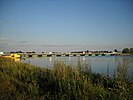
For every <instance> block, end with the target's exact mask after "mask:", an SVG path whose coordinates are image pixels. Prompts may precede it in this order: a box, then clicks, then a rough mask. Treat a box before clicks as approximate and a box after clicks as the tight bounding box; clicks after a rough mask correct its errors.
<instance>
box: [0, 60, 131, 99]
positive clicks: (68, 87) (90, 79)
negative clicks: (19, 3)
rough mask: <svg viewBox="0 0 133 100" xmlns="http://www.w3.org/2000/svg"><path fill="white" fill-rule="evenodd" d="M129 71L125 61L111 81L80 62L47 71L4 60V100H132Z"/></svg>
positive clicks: (0, 84) (0, 65) (0, 75)
mask: <svg viewBox="0 0 133 100" xmlns="http://www.w3.org/2000/svg"><path fill="white" fill-rule="evenodd" d="M127 70H128V68H127V62H126V60H125V61H123V63H122V64H120V65H119V66H118V68H117V73H116V76H115V78H114V79H111V78H110V77H109V76H105V75H100V74H97V73H92V72H91V70H90V68H89V67H86V66H83V65H82V64H81V63H80V61H79V62H78V63H77V65H72V66H70V65H69V66H68V65H65V64H64V63H63V62H60V61H57V62H55V63H54V65H53V67H52V68H51V69H46V68H40V67H37V66H33V65H29V64H24V63H21V62H14V61H13V60H10V59H7V58H0V80H1V81H0V99H4V100H5V99H13V100H14V99H22V100H27V99H31V100H38V99H41V100H42V99H48V100H51V99H54V100H56V99H57V100H60V99H63V100H72V99H73V100H97V99H99V100H107V99H108V100H112V99H113V100H116V99H117V100H122V99H126V100H130V99H132V98H133V83H132V82H129V81H127V76H126V75H127Z"/></svg>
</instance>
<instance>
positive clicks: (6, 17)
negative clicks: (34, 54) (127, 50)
mask: <svg viewBox="0 0 133 100" xmlns="http://www.w3.org/2000/svg"><path fill="white" fill-rule="evenodd" d="M124 47H133V0H0V49H1V50H7V51H8V50H9V51H11V50H18V49H19V50H38V51H39V50H40V51H45V50H46V51H50V50H57V51H58V50H61V51H63V50H66V49H68V50H84V49H90V50H104V49H107V50H113V49H115V48H117V49H122V48H124ZM29 48H30V49H29ZM35 48H36V49H35Z"/></svg>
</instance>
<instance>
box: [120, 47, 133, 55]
mask: <svg viewBox="0 0 133 100" xmlns="http://www.w3.org/2000/svg"><path fill="white" fill-rule="evenodd" d="M122 53H131V54H133V48H130V49H129V48H124V49H123V50H122Z"/></svg>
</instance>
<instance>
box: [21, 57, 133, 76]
mask: <svg viewBox="0 0 133 100" xmlns="http://www.w3.org/2000/svg"><path fill="white" fill-rule="evenodd" d="M124 58H125V57H123V56H104V57H103V56H101V57H99V56H97V57H85V56H83V57H42V58H40V57H39V58H37V57H36V58H27V59H25V60H23V59H22V60H21V62H25V63H29V62H30V64H33V65H36V66H41V67H48V68H50V67H51V66H52V65H53V63H54V62H55V61H57V60H61V61H64V63H65V64H68V65H73V64H77V62H78V60H80V62H81V63H86V64H88V66H90V65H91V70H92V71H93V72H96V73H102V74H104V73H105V74H107V73H108V74H110V75H111V76H113V75H114V73H115V70H116V67H117V66H118V62H119V61H122V59H124ZM128 59H129V68H130V72H132V71H133V56H130V57H128Z"/></svg>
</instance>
